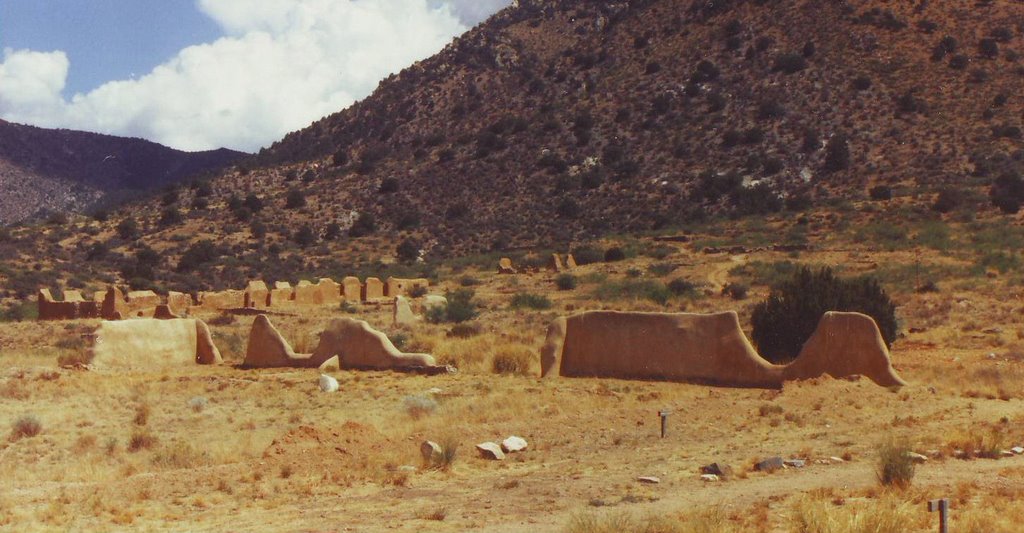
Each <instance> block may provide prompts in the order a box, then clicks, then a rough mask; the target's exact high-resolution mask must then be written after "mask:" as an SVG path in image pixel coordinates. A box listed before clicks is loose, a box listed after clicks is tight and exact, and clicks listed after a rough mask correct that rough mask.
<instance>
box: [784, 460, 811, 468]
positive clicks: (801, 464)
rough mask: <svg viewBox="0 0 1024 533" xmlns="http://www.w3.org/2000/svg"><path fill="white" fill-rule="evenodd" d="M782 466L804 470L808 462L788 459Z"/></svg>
mask: <svg viewBox="0 0 1024 533" xmlns="http://www.w3.org/2000/svg"><path fill="white" fill-rule="evenodd" d="M782 464H784V465H786V466H789V467H792V468H803V467H805V466H807V461H804V460H803V459H786V460H785V461H783V462H782Z"/></svg>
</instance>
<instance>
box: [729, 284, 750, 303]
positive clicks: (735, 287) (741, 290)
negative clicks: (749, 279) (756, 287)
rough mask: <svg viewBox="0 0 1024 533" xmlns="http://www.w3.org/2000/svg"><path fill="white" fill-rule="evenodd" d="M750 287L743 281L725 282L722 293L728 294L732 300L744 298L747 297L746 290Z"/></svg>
mask: <svg viewBox="0 0 1024 533" xmlns="http://www.w3.org/2000/svg"><path fill="white" fill-rule="evenodd" d="M749 290H750V287H748V286H746V285H744V284H743V283H727V284H726V285H725V287H722V295H724V296H728V297H730V298H732V299H733V300H744V299H746V298H747V291H749Z"/></svg>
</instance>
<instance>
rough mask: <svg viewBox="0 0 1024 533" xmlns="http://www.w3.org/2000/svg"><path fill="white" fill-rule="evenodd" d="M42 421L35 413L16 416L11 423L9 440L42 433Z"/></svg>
mask: <svg viewBox="0 0 1024 533" xmlns="http://www.w3.org/2000/svg"><path fill="white" fill-rule="evenodd" d="M42 431H43V423H42V422H40V421H39V418H38V417H36V416H35V415H24V416H20V417H18V419H17V420H15V421H14V424H12V425H11V440H20V439H26V438H30V437H35V436H36V435H38V434H40V433H42Z"/></svg>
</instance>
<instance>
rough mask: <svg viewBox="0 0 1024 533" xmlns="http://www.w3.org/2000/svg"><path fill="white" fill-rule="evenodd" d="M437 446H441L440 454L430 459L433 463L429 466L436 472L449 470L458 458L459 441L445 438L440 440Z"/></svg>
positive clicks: (452, 437)
mask: <svg viewBox="0 0 1024 533" xmlns="http://www.w3.org/2000/svg"><path fill="white" fill-rule="evenodd" d="M438 445H439V446H441V454H440V456H438V457H436V458H432V460H433V463H432V464H431V465H430V466H431V468H436V469H438V470H450V469H451V468H452V465H454V464H455V459H456V458H458V456H459V440H458V439H456V438H455V437H454V436H447V437H445V438H443V439H441V442H439V443H438Z"/></svg>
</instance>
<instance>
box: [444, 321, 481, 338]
mask: <svg viewBox="0 0 1024 533" xmlns="http://www.w3.org/2000/svg"><path fill="white" fill-rule="evenodd" d="M483 332H484V328H483V326H481V325H480V324H478V323H476V322H462V323H459V324H455V325H454V326H452V327H451V329H449V330H448V336H449V337H452V338H456V339H468V338H470V337H476V336H477V335H480V334H481V333H483Z"/></svg>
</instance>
